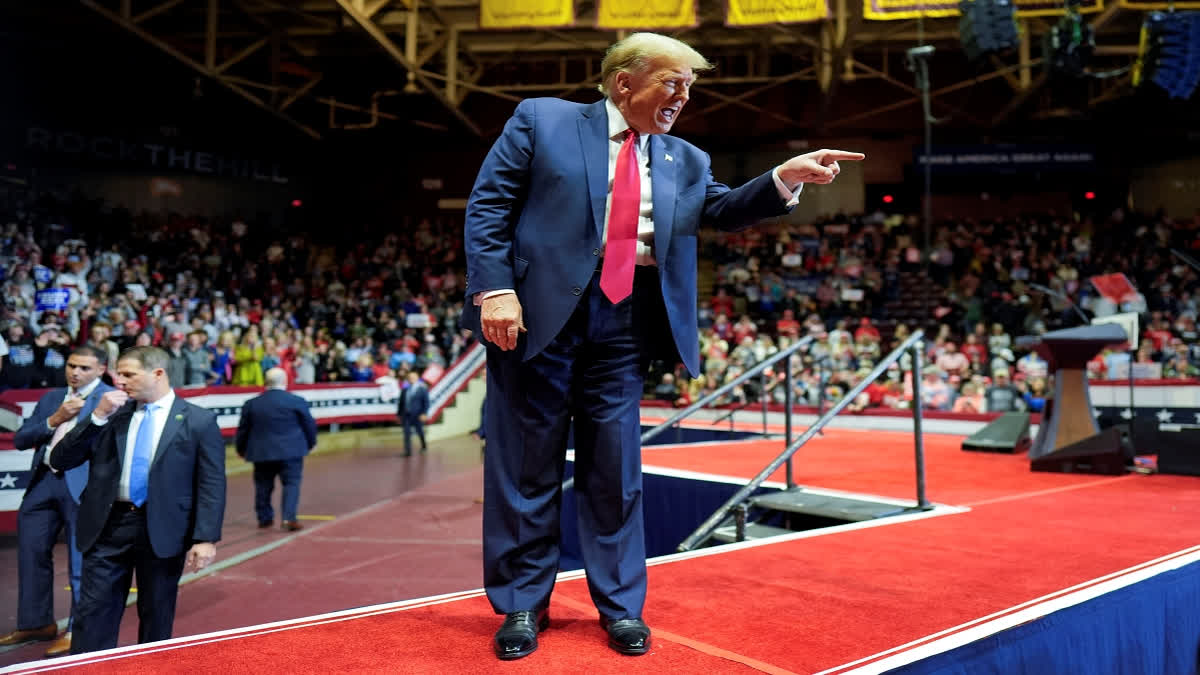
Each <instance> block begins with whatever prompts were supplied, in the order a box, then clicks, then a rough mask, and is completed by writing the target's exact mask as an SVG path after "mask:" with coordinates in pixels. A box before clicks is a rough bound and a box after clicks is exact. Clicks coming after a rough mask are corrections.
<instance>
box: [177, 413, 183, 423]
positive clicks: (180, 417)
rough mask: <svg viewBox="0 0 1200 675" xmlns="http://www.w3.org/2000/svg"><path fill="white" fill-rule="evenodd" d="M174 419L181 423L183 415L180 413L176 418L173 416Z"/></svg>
mask: <svg viewBox="0 0 1200 675" xmlns="http://www.w3.org/2000/svg"><path fill="white" fill-rule="evenodd" d="M175 419H176V420H177V421H179V422H182V421H183V414H182V413H180V414H178V415H176V416H175Z"/></svg>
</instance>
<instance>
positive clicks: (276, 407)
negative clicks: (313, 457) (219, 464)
mask: <svg viewBox="0 0 1200 675" xmlns="http://www.w3.org/2000/svg"><path fill="white" fill-rule="evenodd" d="M316 444H317V423H316V421H315V420H314V419H313V416H312V413H311V412H309V410H308V401H305V400H304V399H303V398H301V397H299V396H297V395H295V394H293V393H291V392H287V391H284V390H282V389H268V390H266V391H265V392H263V393H262V394H259V395H258V396H255V397H254V398H252V399H250V400H249V401H246V403H245V404H243V405H242V419H241V421H239V422H238V429H237V453H238V454H239V455H241V456H242V457H245V458H246V461H249V462H277V461H284V460H289V459H300V458H301V457H303V456H305V455H307V454H308V451H309V450H311V449H312V448H313V446H315V445H316Z"/></svg>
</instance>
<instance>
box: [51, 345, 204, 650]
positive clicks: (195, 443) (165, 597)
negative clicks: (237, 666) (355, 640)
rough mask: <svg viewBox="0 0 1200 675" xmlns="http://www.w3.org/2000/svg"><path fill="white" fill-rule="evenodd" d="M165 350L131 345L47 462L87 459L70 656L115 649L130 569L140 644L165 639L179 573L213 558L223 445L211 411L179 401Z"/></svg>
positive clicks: (68, 465)
mask: <svg viewBox="0 0 1200 675" xmlns="http://www.w3.org/2000/svg"><path fill="white" fill-rule="evenodd" d="M166 367H167V353H166V352H165V351H163V350H161V349H159V348H157V347H134V348H132V349H129V350H127V351H125V352H124V353H123V354H121V356H120V358H118V359H117V372H116V376H115V378H114V379H115V381H116V385H117V389H116V390H115V391H110V392H108V393H106V394H104V395H103V396H102V397H101V398H100V401H99V402H98V403H97V404H96V410H95V411H94V412H93V413H92V415H91V417H89V418H88V419H87V420H86V422H81V423H80V424H78V425H76V427H75V429H73V430H72V431H71V432H70V433H68V434H67V435H66V437H64V438H63V440H62V441H61V442H60V443H59V445H58V446H57V447H56V448H55V451H54V453H53V454H52V456H51V462H50V463H51V466H52V467H53V468H54V469H56V470H58V471H66V470H68V469H72V468H74V467H76V466H79V465H81V464H83V463H84V462H86V461H88V460H91V467H90V471H89V472H88V487H87V490H86V491H85V492H84V494H83V500H82V502H81V503H80V505H79V520H78V526H77V528H76V535H77V543H78V545H79V550H80V551H82V552H83V579H82V587H81V588H80V597H79V604H78V605H76V607H75V615H74V617H75V630H74V640H73V642H72V645H71V653H72V654H81V653H84V652H91V651H97V650H100V649H109V648H112V647H115V646H116V645H117V633H118V631H119V629H120V625H121V616H122V614H124V612H125V600H126V598H127V597H128V595H129V587H130V582H131V581H132V578H133V572H134V570H136V571H137V578H138V595H137V605H138V618H139V620H140V622H139V625H138V642H143V643H144V642H152V641H155V640H165V639H167V638H169V637H171V629H172V625H173V623H174V620H175V600H176V596H177V594H178V590H179V577H180V576H181V575H182V574H183V570H184V568H185V566H186V567H189V568H192V569H195V570H201V569H203V568H205V567H207V566H208V564H209V563H211V562H212V560H213V558H214V557H216V553H217V548H216V542H217V541H219V540H220V539H221V520H222V518H223V517H224V514H225V442H224V441H223V440H222V438H221V431H220V429H219V428H218V427H217V417H216V415H215V414H214V413H213V412H211V411H209V410H205V409H204V408H201V407H199V406H196V405H193V404H191V403H188V402H187V401H184V400H183V399H181V398H178V397H176V396H175V392H174V391H173V390H172V389H171V384H170V382H169V381H168V380H167V374H166Z"/></svg>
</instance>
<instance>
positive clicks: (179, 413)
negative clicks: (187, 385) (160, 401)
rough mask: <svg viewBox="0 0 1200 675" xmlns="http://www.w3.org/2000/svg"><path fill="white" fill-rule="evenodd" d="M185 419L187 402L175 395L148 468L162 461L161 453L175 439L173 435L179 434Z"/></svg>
mask: <svg viewBox="0 0 1200 675" xmlns="http://www.w3.org/2000/svg"><path fill="white" fill-rule="evenodd" d="M186 421H187V404H186V403H184V402H183V399H182V398H180V397H179V396H176V397H175V403H174V404H172V405H171V410H170V411H169V412H168V413H167V423H166V425H165V426H163V432H162V436H160V437H159V439H158V447H157V448H156V449H155V451H154V462H152V463H151V464H150V470H151V471H153V470H154V467H156V466H158V464H159V463H160V462H162V458H163V455H166V454H167V451H168V450H169V449H170V447H171V443H172V442H174V441H175V437H176V436H178V435H179V430H180V429H182V428H183V425H184V423H185V422H186Z"/></svg>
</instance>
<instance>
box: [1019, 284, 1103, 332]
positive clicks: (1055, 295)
mask: <svg viewBox="0 0 1200 675" xmlns="http://www.w3.org/2000/svg"><path fill="white" fill-rule="evenodd" d="M1027 283H1028V284H1029V287H1030V288H1032V289H1034V290H1035V291H1041V292H1042V293H1045V294H1046V295H1049V296H1050V297H1052V298H1058V299H1059V300H1062V301H1063V302H1065V303H1067V304H1068V305H1070V306H1071V309H1073V310H1075V313H1076V314H1078V315H1079V318H1080V319H1082V320H1083V323H1084V324H1085V325H1086V324H1087V323H1088V318H1087V314H1084V313H1083V310H1082V309H1079V305H1076V304H1075V302H1074V301H1073V300H1071V298H1070V297H1068V296H1067V295H1066V294H1065V293H1059V292H1058V291H1056V290H1054V289H1053V288H1050V287H1049V286H1043V285H1041V284H1035V283H1033V282H1032V281H1030V282H1027Z"/></svg>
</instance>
